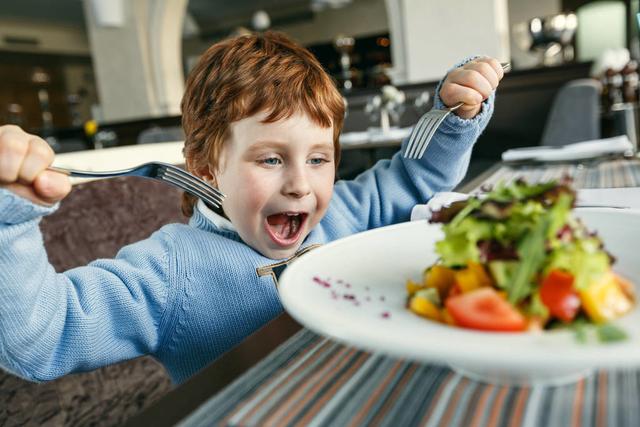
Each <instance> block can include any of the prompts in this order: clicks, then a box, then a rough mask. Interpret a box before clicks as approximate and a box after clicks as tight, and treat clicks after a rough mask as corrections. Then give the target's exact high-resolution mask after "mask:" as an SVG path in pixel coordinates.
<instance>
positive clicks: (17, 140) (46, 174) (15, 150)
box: [0, 125, 71, 206]
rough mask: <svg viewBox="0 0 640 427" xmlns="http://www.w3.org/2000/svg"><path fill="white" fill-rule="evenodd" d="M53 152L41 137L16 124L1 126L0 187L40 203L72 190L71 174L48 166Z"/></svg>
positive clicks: (50, 203) (49, 201)
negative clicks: (50, 168)
mask: <svg viewBox="0 0 640 427" xmlns="http://www.w3.org/2000/svg"><path fill="white" fill-rule="evenodd" d="M53 158H54V152H53V150H52V149H51V147H50V146H49V144H47V143H46V141H44V140H43V139H42V138H39V137H37V136H35V135H30V134H28V133H26V132H25V131H23V130H22V129H20V128H19V127H17V126H12V125H6V126H0V187H2V188H7V189H9V190H10V191H12V192H14V193H16V194H17V195H19V196H21V197H24V198H25V199H28V200H31V201H32V202H34V203H37V204H39V205H45V206H47V205H52V204H54V203H56V202H58V201H60V200H62V199H63V198H64V197H65V196H66V195H67V194H69V192H70V191H71V182H70V181H69V177H68V176H66V175H64V174H61V173H57V172H52V171H49V170H47V167H49V166H50V165H51V164H52V163H53Z"/></svg>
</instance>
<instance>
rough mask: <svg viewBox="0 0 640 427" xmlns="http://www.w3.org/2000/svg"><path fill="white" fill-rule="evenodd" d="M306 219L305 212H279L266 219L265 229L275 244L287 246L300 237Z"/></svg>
mask: <svg viewBox="0 0 640 427" xmlns="http://www.w3.org/2000/svg"><path fill="white" fill-rule="evenodd" d="M306 219H307V214H306V213H305V212H281V213H277V214H273V215H269V216H268V217H267V220H266V221H265V229H266V230H267V234H269V237H271V240H273V241H274V242H275V243H276V244H278V245H280V246H289V245H291V244H293V243H295V242H296V241H297V240H298V238H299V237H300V234H301V233H302V229H303V225H304V222H305V221H306Z"/></svg>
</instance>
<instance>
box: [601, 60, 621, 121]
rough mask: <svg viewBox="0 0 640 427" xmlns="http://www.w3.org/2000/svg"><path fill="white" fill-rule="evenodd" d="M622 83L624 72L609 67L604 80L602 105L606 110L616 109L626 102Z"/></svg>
mask: <svg viewBox="0 0 640 427" xmlns="http://www.w3.org/2000/svg"><path fill="white" fill-rule="evenodd" d="M622 84H623V78H622V74H621V73H620V72H619V71H618V70H614V69H613V68H607V69H606V71H605V73H604V77H603V81H602V96H603V99H602V106H603V108H604V111H605V112H608V111H611V110H613V109H616V107H617V106H619V105H620V104H622V103H623V102H624V98H623V96H622Z"/></svg>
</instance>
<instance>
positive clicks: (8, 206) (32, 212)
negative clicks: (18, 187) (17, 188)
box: [0, 188, 60, 225]
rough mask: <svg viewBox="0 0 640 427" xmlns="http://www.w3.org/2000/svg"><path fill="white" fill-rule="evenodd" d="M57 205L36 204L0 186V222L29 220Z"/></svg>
mask: <svg viewBox="0 0 640 427" xmlns="http://www.w3.org/2000/svg"><path fill="white" fill-rule="evenodd" d="M59 205H60V204H59V203H56V204H55V205H53V206H41V205H37V204H35V203H33V202H31V201H30V200H27V199H25V198H23V197H20V196H18V195H17V194H15V193H14V192H12V191H9V190H7V189H6V188H0V224H9V225H13V224H19V223H22V222H27V221H31V220H32V219H36V218H39V217H42V216H45V215H49V214H51V213H53V212H55V211H56V210H57V209H58V206H59Z"/></svg>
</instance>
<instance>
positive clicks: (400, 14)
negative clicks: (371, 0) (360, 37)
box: [386, 0, 510, 84]
mask: <svg viewBox="0 0 640 427" xmlns="http://www.w3.org/2000/svg"><path fill="white" fill-rule="evenodd" d="M386 4H387V14H388V18H389V30H390V35H391V49H392V52H391V53H392V59H393V64H394V70H393V78H394V83H395V84H403V83H417V82H424V81H433V80H437V79H439V78H440V77H442V75H443V74H444V73H445V72H446V71H447V70H448V69H449V68H450V67H451V66H452V65H454V64H455V63H457V62H459V61H460V60H461V59H464V58H465V57H467V56H470V55H476V54H477V55H489V56H493V57H495V58H497V59H498V60H500V61H508V60H509V56H510V54H509V23H508V9H507V0H451V1H446V2H445V1H441V0H386Z"/></svg>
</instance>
